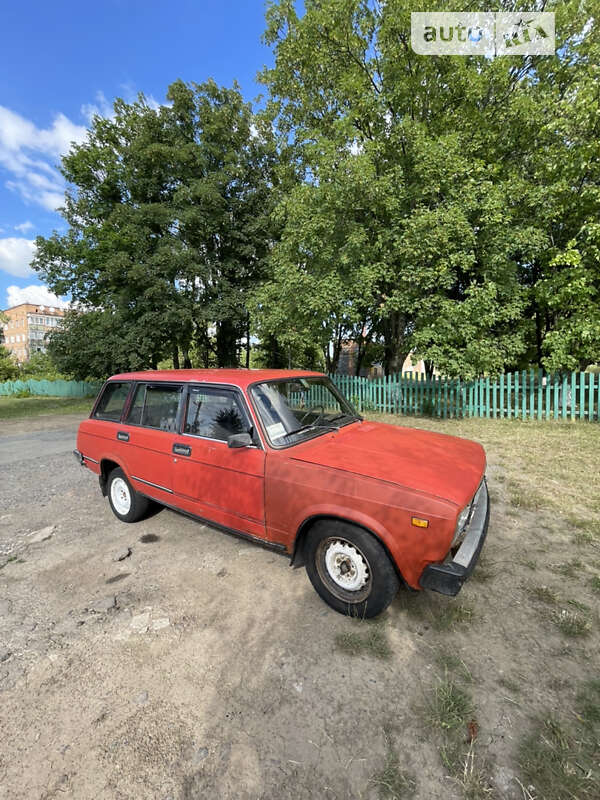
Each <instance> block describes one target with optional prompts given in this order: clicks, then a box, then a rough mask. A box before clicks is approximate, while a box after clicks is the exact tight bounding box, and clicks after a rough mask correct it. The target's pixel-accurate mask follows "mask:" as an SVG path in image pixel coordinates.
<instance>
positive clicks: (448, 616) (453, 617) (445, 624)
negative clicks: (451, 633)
mask: <svg viewBox="0 0 600 800" xmlns="http://www.w3.org/2000/svg"><path fill="white" fill-rule="evenodd" d="M473 617H474V611H473V609H472V608H470V607H469V606H466V605H462V604H460V603H458V604H456V605H453V604H450V603H448V604H447V605H446V606H442V607H441V608H440V610H439V613H437V614H436V615H435V616H434V617H433V619H432V620H431V625H432V627H433V628H434V629H435V630H436V631H447V630H450V629H451V628H454V626H455V625H458V624H463V623H464V624H466V623H469V622H471V621H472V620H473Z"/></svg>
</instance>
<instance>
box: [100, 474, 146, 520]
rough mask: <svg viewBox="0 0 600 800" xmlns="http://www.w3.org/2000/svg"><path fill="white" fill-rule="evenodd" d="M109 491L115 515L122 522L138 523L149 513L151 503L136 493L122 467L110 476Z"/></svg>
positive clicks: (109, 498)
mask: <svg viewBox="0 0 600 800" xmlns="http://www.w3.org/2000/svg"><path fill="white" fill-rule="evenodd" d="M107 490H108V492H107V493H108V502H109V503H110V507H111V508H112V511H113V514H114V515H115V517H118V518H119V519H120V520H121V522H137V521H138V520H140V519H142V517H143V516H144V515H145V514H146V512H147V511H148V508H149V506H150V501H149V500H148V499H147V498H146V497H143V496H142V495H141V494H138V493H137V492H136V491H135V489H134V488H133V487H132V485H131V484H130V483H129V481H128V480H127V478H126V477H125V473H124V472H123V470H122V469H121V468H120V467H116V468H115V469H113V471H112V472H111V473H110V475H109V476H108V482H107Z"/></svg>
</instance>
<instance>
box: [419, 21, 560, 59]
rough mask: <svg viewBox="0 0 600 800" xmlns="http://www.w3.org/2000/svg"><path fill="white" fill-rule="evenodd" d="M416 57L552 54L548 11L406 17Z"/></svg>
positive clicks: (551, 24) (489, 56) (553, 49)
mask: <svg viewBox="0 0 600 800" xmlns="http://www.w3.org/2000/svg"><path fill="white" fill-rule="evenodd" d="M410 28H411V30H410V37H411V44H412V48H413V50H414V51H415V53H419V54H420V55H448V56H450V55H458V56H469V55H483V56H487V57H488V58H492V57H494V56H501V55H523V56H528V55H554V51H555V38H554V13H552V12H540V13H538V12H518V13H515V12H511V13H493V12H477V13H472V14H471V13H468V12H437V11H432V12H427V11H425V12H421V11H415V12H412V13H411V15H410Z"/></svg>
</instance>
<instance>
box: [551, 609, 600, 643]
mask: <svg viewBox="0 0 600 800" xmlns="http://www.w3.org/2000/svg"><path fill="white" fill-rule="evenodd" d="M553 621H554V623H555V624H556V625H557V627H558V628H559V630H560V631H561V632H562V633H564V635H565V636H572V637H575V636H588V635H589V633H590V630H591V626H590V623H589V622H588V621H587V620H586V619H584V617H582V616H581V614H578V613H577V612H575V611H570V610H569V609H566V608H563V609H561V610H560V611H557V612H556V613H555V614H554V616H553Z"/></svg>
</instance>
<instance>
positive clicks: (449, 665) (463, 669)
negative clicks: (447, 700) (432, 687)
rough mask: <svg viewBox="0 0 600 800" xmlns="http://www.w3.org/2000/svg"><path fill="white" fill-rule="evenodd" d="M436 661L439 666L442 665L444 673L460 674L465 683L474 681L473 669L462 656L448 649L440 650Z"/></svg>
mask: <svg viewBox="0 0 600 800" xmlns="http://www.w3.org/2000/svg"><path fill="white" fill-rule="evenodd" d="M435 663H436V665H437V666H438V667H440V669H441V670H443V672H444V674H448V673H449V672H454V673H457V674H458V675H460V677H461V678H462V679H463V680H464V681H465V683H471V682H472V681H473V675H472V674H471V670H470V669H469V668H468V666H467V665H466V664H465V662H464V661H463V660H462V658H460V657H459V656H457V655H455V654H454V653H451V652H449V651H447V650H440V651H439V652H438V653H437V654H436V656H435Z"/></svg>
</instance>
